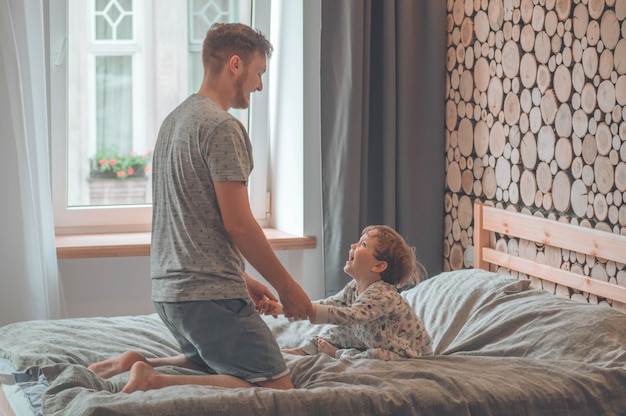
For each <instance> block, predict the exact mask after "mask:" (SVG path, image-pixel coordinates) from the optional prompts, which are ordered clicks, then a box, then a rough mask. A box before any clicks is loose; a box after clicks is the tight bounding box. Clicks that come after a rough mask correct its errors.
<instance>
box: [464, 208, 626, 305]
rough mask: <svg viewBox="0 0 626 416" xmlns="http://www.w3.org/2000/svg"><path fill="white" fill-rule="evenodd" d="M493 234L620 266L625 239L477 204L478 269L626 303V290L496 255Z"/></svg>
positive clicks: (625, 258)
mask: <svg viewBox="0 0 626 416" xmlns="http://www.w3.org/2000/svg"><path fill="white" fill-rule="evenodd" d="M491 232H496V233H500V234H503V235H506V236H509V237H516V238H522V239H525V240H529V241H533V242H535V243H540V244H545V245H549V246H552V247H558V248H561V249H566V250H570V251H573V252H576V253H582V254H587V255H592V256H595V257H599V258H602V259H605V260H613V261H615V262H617V263H621V264H624V263H626V236H622V235H618V234H612V233H608V232H605V231H600V230H595V229H591V228H586V227H581V226H576V225H572V224H566V223H562V222H558V221H553V220H548V219H545V218H540V217H535V216H532V215H527V214H521V213H517V212H513V211H506V210H503V209H498V208H494V207H490V206H486V205H483V204H481V203H479V202H477V203H475V204H474V267H475V268H477V269H485V270H489V264H495V265H497V266H501V267H505V268H507V269H509V270H513V271H517V272H521V273H525V274H527V275H529V276H534V277H537V278H539V279H542V280H547V281H550V282H553V283H557V284H560V285H563V286H567V287H570V288H572V289H575V290H580V291H583V292H587V293H591V294H594V295H596V296H598V297H602V298H606V299H610V300H614V301H617V302H620V303H626V287H624V286H618V285H616V284H612V283H608V282H602V281H599V280H595V279H593V278H591V277H588V276H585V275H580V274H577V273H574V272H571V271H568V270H562V269H559V268H556V267H552V266H549V265H546V264H539V263H535V262H533V261H530V260H527V259H523V258H521V257H515V256H513V255H511V254H507V253H503V252H500V251H497V250H495V249H494V248H492V247H490V243H489V235H490V234H489V233H491Z"/></svg>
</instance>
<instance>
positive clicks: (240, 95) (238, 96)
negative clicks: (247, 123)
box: [232, 70, 250, 109]
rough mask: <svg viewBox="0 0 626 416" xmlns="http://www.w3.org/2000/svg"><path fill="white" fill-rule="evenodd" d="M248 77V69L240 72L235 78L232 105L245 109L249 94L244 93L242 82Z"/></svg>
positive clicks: (248, 101)
mask: <svg viewBox="0 0 626 416" xmlns="http://www.w3.org/2000/svg"><path fill="white" fill-rule="evenodd" d="M247 78H248V71H247V70H246V72H245V73H243V74H241V75H240V76H239V77H238V78H237V79H236V80H235V99H234V102H233V105H232V107H233V108H238V109H246V108H248V106H249V105H250V94H247V95H246V94H244V92H243V83H244V81H245V80H246V79H247Z"/></svg>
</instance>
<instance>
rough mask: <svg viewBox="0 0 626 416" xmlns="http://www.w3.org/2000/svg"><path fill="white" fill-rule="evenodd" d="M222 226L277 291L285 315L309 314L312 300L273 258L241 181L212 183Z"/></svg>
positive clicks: (246, 190)
mask: <svg viewBox="0 0 626 416" xmlns="http://www.w3.org/2000/svg"><path fill="white" fill-rule="evenodd" d="M215 193H216V195H217V201H218V204H219V207H220V211H221V214H222V221H223V222H224V227H225V228H226V231H227V232H228V234H229V235H230V238H231V239H232V240H233V242H234V243H235V245H237V247H238V248H239V250H240V251H241V253H242V254H243V256H244V257H245V258H246V260H248V262H249V263H250V265H251V266H252V267H254V268H255V269H256V270H257V271H258V272H259V273H260V274H261V276H263V277H264V278H265V280H267V281H268V282H269V283H270V284H271V285H272V286H273V287H274V288H275V289H276V291H277V292H278V295H279V297H280V301H281V303H282V305H283V309H284V310H285V314H286V315H292V316H295V317H298V318H300V319H302V318H305V317H307V316H310V315H311V314H312V306H311V300H310V299H309V297H308V296H307V295H306V293H304V290H302V288H301V287H300V285H298V284H297V283H296V281H295V280H294V279H293V278H292V277H291V275H290V274H289V272H287V270H286V269H285V268H284V266H283V265H282V264H281V263H280V261H279V260H278V257H276V254H275V253H274V250H273V249H272V247H271V246H270V244H269V242H268V241H267V238H266V237H265V234H264V233H263V230H262V229H261V227H260V226H259V224H258V222H257V221H256V219H255V218H254V215H253V214H252V211H251V209H250V201H249V200H248V189H247V187H246V185H245V184H244V183H243V182H237V181H219V182H215Z"/></svg>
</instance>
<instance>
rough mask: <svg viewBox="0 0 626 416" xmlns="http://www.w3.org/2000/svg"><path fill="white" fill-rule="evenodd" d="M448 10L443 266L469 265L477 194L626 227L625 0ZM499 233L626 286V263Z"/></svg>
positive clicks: (593, 223)
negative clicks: (534, 243)
mask: <svg viewBox="0 0 626 416" xmlns="http://www.w3.org/2000/svg"><path fill="white" fill-rule="evenodd" d="M447 11H448V13H447V21H448V33H447V37H448V42H447V45H448V50H447V58H446V69H447V71H446V119H445V125H446V152H447V153H446V195H445V210H446V216H445V236H446V237H445V241H444V257H445V259H444V269H445V270H456V269H462V268H468V267H472V264H471V258H472V253H473V238H472V234H473V228H472V227H473V218H472V207H473V202H474V200H476V199H479V200H481V201H483V202H486V203H488V204H491V205H495V206H499V207H504V208H506V209H514V210H516V211H523V212H524V211H526V212H529V213H531V212H532V213H533V214H535V215H541V216H544V217H547V218H552V219H557V220H559V221H565V222H569V223H574V224H580V225H583V226H588V227H595V228H600V229H604V230H606V231H609V232H613V233H617V234H623V235H626V0H447ZM493 240H494V241H493V243H494V244H495V245H496V247H497V248H498V249H500V250H508V251H515V252H522V254H523V255H524V256H525V257H530V258H537V259H539V260H540V261H545V262H549V263H550V264H553V265H557V266H559V267H562V268H566V269H577V270H582V271H583V272H585V274H587V275H589V276H592V277H593V278H597V279H602V280H606V281H611V282H614V283H618V284H620V285H624V286H626V271H625V267H624V264H620V263H615V262H607V261H604V260H603V259H595V258H589V257H587V256H581V255H577V254H575V253H566V252H561V251H558V252H553V251H552V249H551V248H549V247H537V246H535V245H532V247H529V245H528V244H526V243H525V242H523V241H520V242H517V241H505V240H503V239H500V238H498V237H495V236H494V237H493ZM496 240H497V241H496ZM624 262H625V263H626V253H625V254H624ZM536 285H538V286H541V285H543V287H544V288H545V289H547V290H550V291H552V292H555V293H557V294H560V295H564V296H568V297H573V298H577V299H579V300H581V301H589V302H597V301H600V302H603V301H604V300H602V299H600V300H598V299H595V298H594V297H590V296H589V295H588V294H584V293H582V294H580V293H572V292H571V291H569V290H568V289H567V288H562V287H557V286H554V285H552V286H550V285H549V284H546V283H544V282H536Z"/></svg>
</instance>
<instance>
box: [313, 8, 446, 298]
mask: <svg viewBox="0 0 626 416" xmlns="http://www.w3.org/2000/svg"><path fill="white" fill-rule="evenodd" d="M445 5H446V2H445V1H442V0H322V31H321V55H322V59H321V106H322V109H321V123H322V128H321V131H322V198H323V202H322V203H323V232H324V235H323V240H324V271H325V279H326V280H325V290H326V293H327V294H331V293H335V292H337V291H338V290H340V289H341V288H342V287H343V286H344V285H345V283H346V282H347V281H348V279H349V277H348V276H346V275H345V274H344V272H343V266H344V264H345V261H346V259H347V257H348V250H349V248H350V244H351V243H352V242H354V241H357V240H358V238H359V237H360V233H361V230H362V229H363V227H364V226H366V225H369V224H387V225H390V226H393V227H395V228H396V229H397V230H398V231H399V232H400V233H401V234H402V235H403V236H404V237H405V238H406V239H407V241H408V242H409V244H411V245H413V246H415V248H416V252H417V256H418V258H419V260H420V261H421V262H422V264H424V265H425V266H426V269H427V270H428V272H429V274H430V275H431V276H432V275H434V274H436V273H439V272H440V271H441V270H442V268H443V217H444V207H443V202H444V181H445V164H444V162H445V128H444V106H445V104H444V99H445V53H446V8H445V7H446V6H445Z"/></svg>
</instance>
